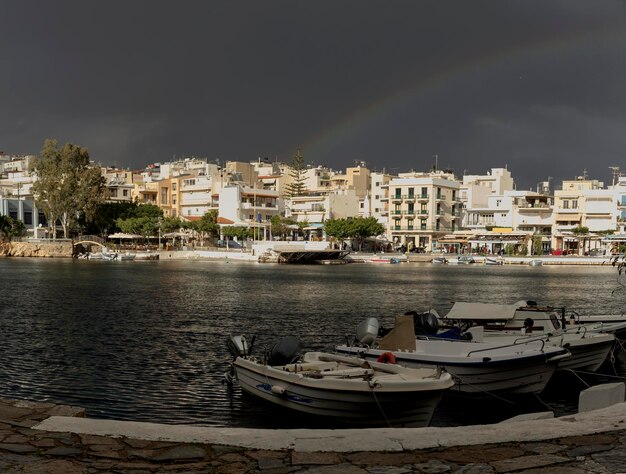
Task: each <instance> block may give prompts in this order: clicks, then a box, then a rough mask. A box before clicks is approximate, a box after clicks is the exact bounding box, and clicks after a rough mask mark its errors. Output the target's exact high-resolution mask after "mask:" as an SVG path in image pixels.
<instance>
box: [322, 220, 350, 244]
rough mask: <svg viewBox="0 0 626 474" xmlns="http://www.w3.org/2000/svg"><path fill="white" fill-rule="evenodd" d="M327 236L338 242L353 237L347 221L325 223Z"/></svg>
mask: <svg viewBox="0 0 626 474" xmlns="http://www.w3.org/2000/svg"><path fill="white" fill-rule="evenodd" d="M324 232H326V235H327V236H329V237H332V238H335V239H337V240H345V239H348V238H350V237H351V233H350V225H349V222H348V220H347V219H343V218H342V219H326V220H325V221H324Z"/></svg>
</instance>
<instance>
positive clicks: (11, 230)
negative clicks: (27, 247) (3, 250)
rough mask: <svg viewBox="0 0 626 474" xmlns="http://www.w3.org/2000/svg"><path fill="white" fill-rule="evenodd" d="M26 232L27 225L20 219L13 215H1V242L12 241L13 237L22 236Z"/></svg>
mask: <svg viewBox="0 0 626 474" xmlns="http://www.w3.org/2000/svg"><path fill="white" fill-rule="evenodd" d="M25 234H26V226H25V225H24V223H23V222H22V221H21V220H19V219H13V218H12V217H11V216H0V242H2V241H4V240H8V241H10V240H11V239H12V238H13V237H22V236H23V235H25Z"/></svg>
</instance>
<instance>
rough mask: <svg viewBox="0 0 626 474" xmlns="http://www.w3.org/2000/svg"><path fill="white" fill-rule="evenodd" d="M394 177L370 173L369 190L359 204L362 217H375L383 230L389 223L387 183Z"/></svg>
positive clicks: (383, 173) (375, 172) (382, 173)
mask: <svg viewBox="0 0 626 474" xmlns="http://www.w3.org/2000/svg"><path fill="white" fill-rule="evenodd" d="M394 177H395V176H393V175H391V174H388V173H385V172H378V171H374V172H372V173H371V174H370V190H369V192H368V193H367V195H366V196H365V198H364V199H363V200H362V201H361V203H360V204H359V207H360V209H361V213H360V215H361V216H362V217H375V218H376V220H377V221H378V222H379V223H380V224H382V225H383V226H385V228H387V225H388V223H389V182H390V181H391V180H392V178H394Z"/></svg>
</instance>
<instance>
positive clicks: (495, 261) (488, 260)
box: [485, 257, 504, 265]
mask: <svg viewBox="0 0 626 474" xmlns="http://www.w3.org/2000/svg"><path fill="white" fill-rule="evenodd" d="M485 265H504V260H503V259H502V258H500V257H485Z"/></svg>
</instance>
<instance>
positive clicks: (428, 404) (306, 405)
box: [227, 336, 454, 427]
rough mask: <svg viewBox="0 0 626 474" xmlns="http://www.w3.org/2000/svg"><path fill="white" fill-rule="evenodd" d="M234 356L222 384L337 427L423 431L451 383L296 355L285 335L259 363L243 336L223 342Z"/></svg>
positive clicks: (390, 368) (353, 360) (393, 368)
mask: <svg viewBox="0 0 626 474" xmlns="http://www.w3.org/2000/svg"><path fill="white" fill-rule="evenodd" d="M228 346H229V349H230V351H231V353H232V354H233V355H234V356H235V359H234V361H233V362H232V366H231V367H232V369H231V372H230V373H229V374H227V380H230V381H234V380H236V381H237V382H238V383H239V386H240V387H241V389H242V390H243V391H245V392H247V393H249V394H251V395H254V396H256V397H258V398H260V399H262V400H265V401H268V402H272V403H274V404H276V405H280V406H282V407H285V408H288V409H291V410H295V411H298V412H302V413H306V414H309V415H314V416H317V417H324V418H325V419H328V420H332V422H334V423H336V424H338V425H359V426H393V427H401V426H406V427H423V426H428V424H429V423H430V421H431V419H432V416H433V413H434V411H435V408H436V407H437V404H438V403H439V400H440V399H441V396H442V394H443V392H444V391H446V390H448V389H450V388H451V387H452V386H453V385H454V382H453V380H452V377H451V376H450V374H448V373H446V372H445V371H443V370H442V369H441V368H436V367H435V368H423V369H411V368H407V367H404V366H402V365H399V364H389V363H384V362H376V361H367V360H365V359H363V358H358V357H348V356H341V355H338V354H331V353H324V352H307V353H305V354H304V355H302V356H300V355H299V350H300V344H299V341H298V340H297V339H296V338H294V337H292V336H289V337H287V338H284V339H282V340H281V341H280V342H279V343H278V344H276V345H275V346H274V348H273V349H272V351H271V352H270V353H269V355H267V356H266V357H265V358H264V359H263V360H258V359H257V358H256V357H254V356H252V355H251V347H248V345H247V341H246V339H245V337H243V336H234V337H233V336H231V338H230V339H229V342H228Z"/></svg>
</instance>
